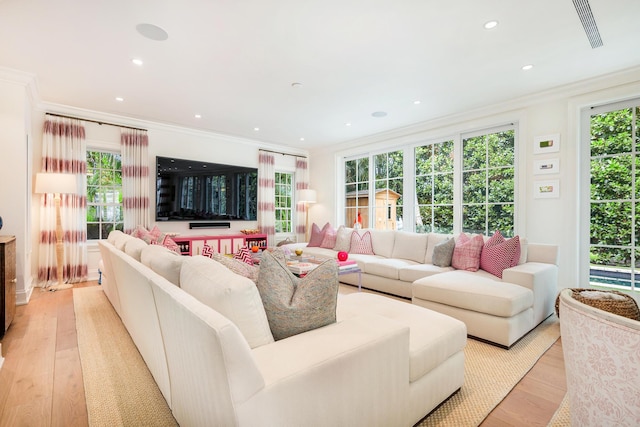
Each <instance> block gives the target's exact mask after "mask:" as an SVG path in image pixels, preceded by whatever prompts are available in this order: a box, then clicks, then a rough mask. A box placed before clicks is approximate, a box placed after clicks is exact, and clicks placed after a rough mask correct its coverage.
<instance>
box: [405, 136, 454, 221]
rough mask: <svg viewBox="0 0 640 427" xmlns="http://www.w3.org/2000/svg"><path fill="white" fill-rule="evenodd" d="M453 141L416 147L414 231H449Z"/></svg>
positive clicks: (451, 205) (451, 210) (451, 206)
mask: <svg viewBox="0 0 640 427" xmlns="http://www.w3.org/2000/svg"><path fill="white" fill-rule="evenodd" d="M453 147H454V144H453V141H444V142H438V143H434V144H429V145H422V146H419V147H416V148H415V150H414V153H415V165H416V169H415V177H416V203H417V206H418V213H417V215H416V224H415V231H416V232H418V233H429V232H436V233H452V232H453V178H454V164H453V158H454V155H453Z"/></svg>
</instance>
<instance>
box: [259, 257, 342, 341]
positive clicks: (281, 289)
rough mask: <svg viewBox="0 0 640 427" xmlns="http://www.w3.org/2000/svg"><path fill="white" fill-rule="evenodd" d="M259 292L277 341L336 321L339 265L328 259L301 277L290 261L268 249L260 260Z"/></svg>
mask: <svg viewBox="0 0 640 427" xmlns="http://www.w3.org/2000/svg"><path fill="white" fill-rule="evenodd" d="M258 291H259V292H260V297H261V298H262V303H263V305H264V309H265V311H266V313H267V319H268V320H269V327H270V328H271V333H272V334H273V338H274V339H275V340H276V341H277V340H281V339H284V338H287V337H290V336H292V335H296V334H300V333H302V332H306V331H309V330H312V329H316V328H319V327H321V326H325V325H329V324H331V323H335V322H336V304H337V301H338V264H337V263H336V262H335V261H334V260H328V261H325V262H324V263H322V264H320V265H319V266H318V267H316V268H315V269H313V270H312V271H310V272H309V273H308V274H307V275H306V276H305V277H303V278H299V277H296V276H295V275H294V274H293V273H291V271H290V270H289V268H288V267H287V265H286V263H284V262H282V261H280V260H278V259H277V258H276V257H274V256H273V255H272V254H271V253H269V252H268V251H265V252H264V253H263V254H262V260H261V261H260V271H259V273H258Z"/></svg>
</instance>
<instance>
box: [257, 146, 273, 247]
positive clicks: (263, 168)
mask: <svg viewBox="0 0 640 427" xmlns="http://www.w3.org/2000/svg"><path fill="white" fill-rule="evenodd" d="M275 163H276V161H275V156H274V155H273V154H272V153H269V152H266V151H259V157H258V228H260V231H261V232H262V233H264V234H266V235H267V246H268V247H272V246H274V245H275V238H276V211H275V209H276V193H275V191H276V171H275Z"/></svg>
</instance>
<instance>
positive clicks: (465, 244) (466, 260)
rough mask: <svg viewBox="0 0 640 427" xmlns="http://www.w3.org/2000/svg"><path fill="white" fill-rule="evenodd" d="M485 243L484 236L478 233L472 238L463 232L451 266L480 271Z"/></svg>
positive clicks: (457, 243) (458, 268)
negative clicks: (481, 255)
mask: <svg viewBox="0 0 640 427" xmlns="http://www.w3.org/2000/svg"><path fill="white" fill-rule="evenodd" d="M483 245H484V240H483V239H482V236H480V235H476V236H473V238H471V239H470V238H469V237H468V236H467V235H466V234H464V233H461V234H460V236H458V239H457V240H456V246H455V248H454V249H453V257H452V259H451V266H452V267H453V268H455V269H457V270H467V271H478V269H479V268H480V254H481V253H482V246H483Z"/></svg>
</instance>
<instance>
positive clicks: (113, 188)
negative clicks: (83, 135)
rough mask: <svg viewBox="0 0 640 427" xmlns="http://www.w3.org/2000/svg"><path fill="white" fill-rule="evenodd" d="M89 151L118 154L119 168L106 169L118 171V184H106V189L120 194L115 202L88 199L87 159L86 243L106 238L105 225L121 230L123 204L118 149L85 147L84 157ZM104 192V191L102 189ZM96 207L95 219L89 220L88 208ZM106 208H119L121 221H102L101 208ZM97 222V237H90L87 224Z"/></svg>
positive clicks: (122, 224)
mask: <svg viewBox="0 0 640 427" xmlns="http://www.w3.org/2000/svg"><path fill="white" fill-rule="evenodd" d="M90 153H100V155H103V154H110V155H115V156H119V157H120V169H117V168H114V169H106V170H109V171H113V172H115V173H118V172H119V173H120V186H117V185H109V186H108V190H107V191H106V192H107V193H108V192H111V193H112V194H116V193H117V194H119V195H120V201H119V202H117V203H114V202H104V203H95V202H93V201H92V200H90V197H89V187H90V180H89V172H90V170H89V169H90V166H89V162H88V161H87V184H86V186H87V187H86V189H85V194H87V201H86V203H87V213H86V233H87V242H88V243H92V242H97V241H98V240H103V239H106V238H107V237H108V234H109V233H108V232H107V231H106V230H105V229H104V227H105V226H106V225H112V227H111V229H112V230H113V229H116V230H120V231H122V230H123V229H124V206H123V203H122V200H121V198H122V154H121V152H120V151H118V150H113V149H108V148H101V147H87V149H86V157H87V158H88V157H89V155H90ZM99 170H100V171H102V170H105V168H102V167H100V168H99ZM96 187H97V188H99V189H100V188H103V187H104V186H103V185H98V186H96ZM103 193H104V191H103ZM94 206H95V207H96V217H97V218H98V220H97V221H95V220H94V221H89V214H90V209H91V207H94ZM108 208H119V210H120V212H121V221H118V220H111V221H104V220H103V216H102V211H103V209H108ZM95 224H98V237H97V238H90V235H92V234H93V233H90V232H89V226H90V225H95ZM103 232H104V233H106V235H103Z"/></svg>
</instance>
